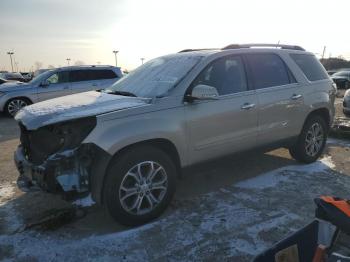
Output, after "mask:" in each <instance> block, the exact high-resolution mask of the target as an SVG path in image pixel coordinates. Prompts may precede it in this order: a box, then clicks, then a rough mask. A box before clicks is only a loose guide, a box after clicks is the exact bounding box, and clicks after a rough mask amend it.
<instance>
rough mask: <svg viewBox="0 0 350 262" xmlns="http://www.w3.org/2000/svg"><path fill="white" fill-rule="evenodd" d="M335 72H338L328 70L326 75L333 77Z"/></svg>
mask: <svg viewBox="0 0 350 262" xmlns="http://www.w3.org/2000/svg"><path fill="white" fill-rule="evenodd" d="M336 72H338V70H328V71H327V73H328V75H330V76H331V75H334V74H335V73H336Z"/></svg>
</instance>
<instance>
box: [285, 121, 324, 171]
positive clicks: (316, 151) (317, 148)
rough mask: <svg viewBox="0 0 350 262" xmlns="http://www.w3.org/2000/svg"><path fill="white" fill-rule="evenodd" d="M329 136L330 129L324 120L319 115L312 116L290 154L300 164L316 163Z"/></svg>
mask: <svg viewBox="0 0 350 262" xmlns="http://www.w3.org/2000/svg"><path fill="white" fill-rule="evenodd" d="M318 128H319V129H318ZM317 130H320V131H319V132H318V131H317ZM314 134H316V136H315V135H314ZM327 136H328V128H327V124H326V121H325V120H324V118H322V117H321V116H319V115H314V116H311V117H310V118H309V119H307V121H306V123H305V124H304V127H303V129H302V131H301V133H300V135H299V137H298V140H297V142H296V144H295V145H293V146H292V147H290V148H289V153H290V155H291V156H292V157H293V158H294V159H295V160H297V161H299V162H302V163H306V164H309V163H312V162H315V161H316V160H317V159H318V158H319V157H320V156H321V154H322V152H323V150H324V147H325V145H326V141H327ZM314 138H315V139H314ZM308 141H309V142H308Z"/></svg>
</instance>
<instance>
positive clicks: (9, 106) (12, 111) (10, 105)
mask: <svg viewBox="0 0 350 262" xmlns="http://www.w3.org/2000/svg"><path fill="white" fill-rule="evenodd" d="M30 104H31V102H30V101H29V100H28V99H26V98H12V99H10V100H9V101H7V103H6V104H5V113H6V114H7V115H8V116H10V117H14V116H15V115H16V113H17V112H18V111H19V110H20V109H22V108H23V107H25V106H27V105H30Z"/></svg>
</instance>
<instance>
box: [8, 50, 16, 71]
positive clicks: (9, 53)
mask: <svg viewBox="0 0 350 262" xmlns="http://www.w3.org/2000/svg"><path fill="white" fill-rule="evenodd" d="M7 54H8V55H9V56H10V60H11V69H12V72H13V63H12V55H14V54H15V53H14V52H11V51H9V52H7Z"/></svg>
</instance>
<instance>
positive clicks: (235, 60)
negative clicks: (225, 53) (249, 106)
mask: <svg viewBox="0 0 350 262" xmlns="http://www.w3.org/2000/svg"><path fill="white" fill-rule="evenodd" d="M199 84H204V85H209V86H213V87H215V88H216V89H217V90H218V93H219V95H227V94H233V93H238V92H242V91H246V90H247V81H246V76H245V71H244V66H243V62H242V59H241V58H240V57H238V56H234V57H225V58H220V59H218V60H216V61H214V62H212V63H211V64H210V65H209V66H208V67H206V68H205V69H204V70H203V71H202V72H201V73H200V74H199V76H198V77H197V78H196V80H195V81H194V82H193V84H192V87H194V86H196V85H199Z"/></svg>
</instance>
